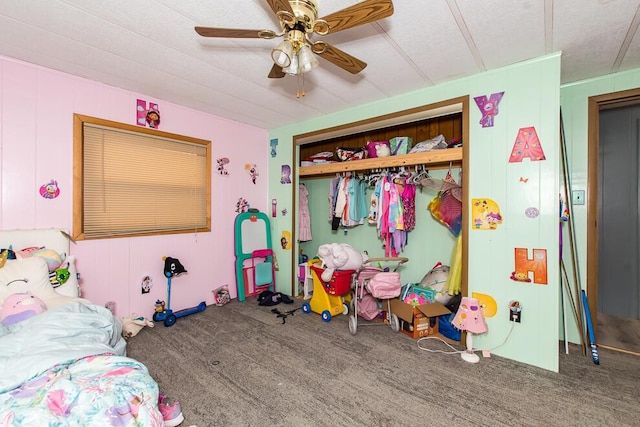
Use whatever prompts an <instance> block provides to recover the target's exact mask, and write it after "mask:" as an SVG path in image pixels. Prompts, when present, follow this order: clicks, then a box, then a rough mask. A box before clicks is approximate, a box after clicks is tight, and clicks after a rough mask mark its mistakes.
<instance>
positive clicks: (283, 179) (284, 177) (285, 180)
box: [280, 165, 291, 184]
mask: <svg viewBox="0 0 640 427" xmlns="http://www.w3.org/2000/svg"><path fill="white" fill-rule="evenodd" d="M280 184H291V166H289V165H282V168H281V169H280Z"/></svg>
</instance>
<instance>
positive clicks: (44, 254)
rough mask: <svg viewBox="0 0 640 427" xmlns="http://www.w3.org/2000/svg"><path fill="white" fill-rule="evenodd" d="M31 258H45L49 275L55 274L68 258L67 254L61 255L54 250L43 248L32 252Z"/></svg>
mask: <svg viewBox="0 0 640 427" xmlns="http://www.w3.org/2000/svg"><path fill="white" fill-rule="evenodd" d="M31 256H32V257H33V256H39V257H41V258H44V260H45V261H46V262H47V266H48V267H49V273H53V272H54V271H56V269H57V268H58V267H60V264H62V263H63V261H64V260H65V258H66V257H67V254H64V253H62V254H60V253H58V252H56V251H54V250H53V249H48V248H42V249H38V250H35V251H32V252H31Z"/></svg>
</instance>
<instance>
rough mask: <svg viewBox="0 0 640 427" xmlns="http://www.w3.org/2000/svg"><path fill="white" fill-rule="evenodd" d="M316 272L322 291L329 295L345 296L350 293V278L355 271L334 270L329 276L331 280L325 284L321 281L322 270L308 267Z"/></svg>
mask: <svg viewBox="0 0 640 427" xmlns="http://www.w3.org/2000/svg"><path fill="white" fill-rule="evenodd" d="M310 268H311V269H312V270H313V271H315V272H316V275H317V276H318V278H319V279H320V282H322V286H323V287H324V290H325V292H326V293H328V294H329V295H345V294H348V293H349V292H350V291H351V278H352V276H353V273H355V270H339V271H338V270H336V271H335V272H334V273H333V276H331V280H329V281H328V282H325V281H324V280H322V279H321V277H322V273H323V272H324V268H320V267H316V266H314V265H312V266H311V267H310Z"/></svg>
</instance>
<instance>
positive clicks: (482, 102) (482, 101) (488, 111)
mask: <svg viewBox="0 0 640 427" xmlns="http://www.w3.org/2000/svg"><path fill="white" fill-rule="evenodd" d="M502 95H504V92H498V93H492V94H491V96H490V97H489V99H487V96H486V95H482V96H476V97H475V98H473V100H474V101H476V104H477V105H478V108H479V109H480V113H482V118H481V119H480V122H479V123H480V124H481V125H482V127H483V128H488V127H492V126H493V120H494V117H495V116H497V115H498V112H499V111H498V104H499V103H500V100H501V99H502Z"/></svg>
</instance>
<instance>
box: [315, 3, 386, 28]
mask: <svg viewBox="0 0 640 427" xmlns="http://www.w3.org/2000/svg"><path fill="white" fill-rule="evenodd" d="M391 15H393V2H392V1H391V0H364V1H362V2H360V3H357V4H354V5H353V6H349V7H347V8H345V9H342V10H339V11H337V12H334V13H332V14H330V15H327V16H325V17H324V18H322V19H324V20H325V21H327V24H329V34H333V33H337V32H338V31H342V30H346V29H347V28H352V27H356V26H358V25H363V24H368V23H370V22H374V21H377V20H379V19H383V18H387V17H389V16H391Z"/></svg>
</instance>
